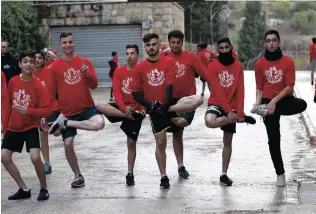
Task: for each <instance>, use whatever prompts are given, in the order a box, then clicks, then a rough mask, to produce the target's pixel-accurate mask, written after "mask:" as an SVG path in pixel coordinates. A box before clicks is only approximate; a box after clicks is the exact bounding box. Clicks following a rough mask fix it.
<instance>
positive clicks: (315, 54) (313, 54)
mask: <svg viewBox="0 0 316 214" xmlns="http://www.w3.org/2000/svg"><path fill="white" fill-rule="evenodd" d="M309 59H310V60H316V44H314V43H313V44H311V45H310V46H309Z"/></svg>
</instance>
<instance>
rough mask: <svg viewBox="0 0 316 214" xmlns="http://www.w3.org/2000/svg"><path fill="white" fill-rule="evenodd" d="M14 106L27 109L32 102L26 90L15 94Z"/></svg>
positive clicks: (20, 90)
mask: <svg viewBox="0 0 316 214" xmlns="http://www.w3.org/2000/svg"><path fill="white" fill-rule="evenodd" d="M13 96H14V99H13V105H14V106H23V107H26V106H28V105H29V104H30V102H31V96H30V95H28V94H26V93H25V90H24V89H19V91H17V92H14V94H13Z"/></svg>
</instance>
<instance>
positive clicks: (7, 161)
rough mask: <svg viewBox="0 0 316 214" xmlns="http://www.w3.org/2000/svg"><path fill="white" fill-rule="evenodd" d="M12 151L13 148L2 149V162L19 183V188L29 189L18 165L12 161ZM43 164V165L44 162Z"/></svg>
mask: <svg viewBox="0 0 316 214" xmlns="http://www.w3.org/2000/svg"><path fill="white" fill-rule="evenodd" d="M12 153H13V152H12V151H11V150H8V149H1V162H2V164H3V166H4V167H5V168H6V170H7V171H8V173H9V174H10V175H11V177H12V178H13V180H14V181H15V182H16V183H17V185H18V186H19V188H23V189H27V188H28V187H27V186H26V184H25V183H24V181H23V179H22V177H21V174H20V172H19V170H18V168H17V167H16V165H15V164H14V162H13V161H12ZM41 164H42V163H41ZM42 166H43V164H42ZM43 171H44V169H43Z"/></svg>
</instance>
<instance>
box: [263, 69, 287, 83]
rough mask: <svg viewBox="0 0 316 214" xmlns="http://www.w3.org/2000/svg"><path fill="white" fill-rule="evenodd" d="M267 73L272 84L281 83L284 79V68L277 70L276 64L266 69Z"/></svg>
mask: <svg viewBox="0 0 316 214" xmlns="http://www.w3.org/2000/svg"><path fill="white" fill-rule="evenodd" d="M265 75H266V76H267V80H268V82H269V83H271V84H276V83H279V82H281V81H282V79H283V72H282V70H277V69H276V67H275V66H272V67H270V68H269V70H267V71H265Z"/></svg>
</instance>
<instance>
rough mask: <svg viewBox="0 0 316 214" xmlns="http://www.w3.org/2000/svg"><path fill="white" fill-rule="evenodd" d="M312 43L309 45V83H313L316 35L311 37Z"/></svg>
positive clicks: (315, 66) (315, 62)
mask: <svg viewBox="0 0 316 214" xmlns="http://www.w3.org/2000/svg"><path fill="white" fill-rule="evenodd" d="M312 41H313V44H311V45H310V46H309V60H310V63H311V83H312V85H314V73H315V70H316V37H314V38H313V39H312Z"/></svg>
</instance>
